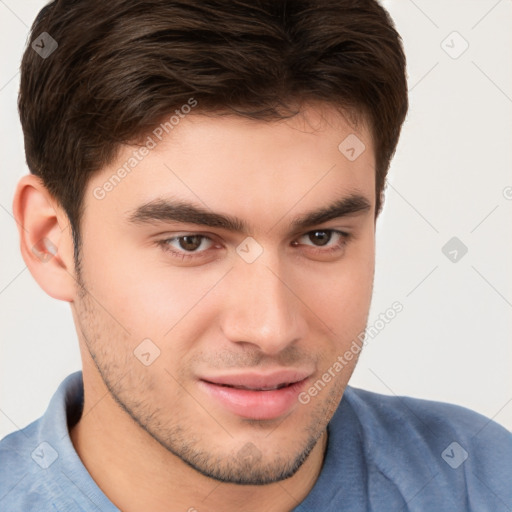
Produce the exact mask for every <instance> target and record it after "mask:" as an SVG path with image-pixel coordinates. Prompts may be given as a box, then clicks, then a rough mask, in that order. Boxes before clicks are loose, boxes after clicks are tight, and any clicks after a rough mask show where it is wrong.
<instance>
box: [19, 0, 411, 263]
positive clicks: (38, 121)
mask: <svg viewBox="0 0 512 512" xmlns="http://www.w3.org/2000/svg"><path fill="white" fill-rule="evenodd" d="M45 32H46V33H48V34H49V35H50V36H51V37H52V38H53V39H54V40H55V41H56V42H57V44H58V47H57V49H56V50H55V51H54V52H53V53H51V54H50V55H48V56H47V58H43V57H42V56H41V54H38V53H37V52H36V51H34V49H33V48H32V47H31V45H28V46H27V48H26V50H25V53H24V55H23V59H22V64H21V87H20V92H19V98H18V108H19V113H20V117H21V124H22V128H23V133H24V138H25V152H26V159H27V164H28V167H29V169H30V172H31V173H33V174H36V175H38V176H39V177H41V179H42V180H43V182H44V184H45V185H46V187H47V189H48V190H49V192H50V193H51V194H52V196H54V198H55V199H56V200H58V202H59V203H60V204H61V205H62V207H63V208H64V210H65V212H66V214H67V215H68V217H69V220H70V224H71V228H72V232H73V239H74V244H75V261H76V263H77V265H78V264H79V247H80V229H79V228H80V219H81V216H82V210H83V202H84V190H85V188H86V186H87V183H88V180H89V179H90V177H91V175H92V173H94V172H95V171H98V170H100V169H101V168H103V167H104V166H106V165H109V164H110V163H111V162H112V161H113V160H114V159H115V157H116V155H117V153H118V151H119V149H120V147H121V144H130V143H131V144H133V143H134V141H140V140H142V138H143V137H144V135H145V134H147V133H148V132H149V131H150V130H151V129H153V128H154V127H155V126H156V125H158V123H159V122H160V120H161V119H162V118H164V117H165V116H167V117H168V116H169V113H172V112H174V110H175V109H177V108H179V107H180V106H181V105H183V104H185V103H187V101H188V100H189V99H190V98H191V97H193V98H194V99H195V101H197V103H198V107H197V108H196V111H201V112H202V113H207V114H208V113H211V114H213V113H215V112H217V113H219V112H225V113H232V114H233V113H234V114H237V115H240V116H245V117H249V118H252V119H262V120H269V121H271V120H278V119H282V118H284V117H288V116H290V115H293V108H292V106H293V105H300V104H301V103H303V102H306V101H311V100H314V101H321V102H325V103H327V104H331V105H333V106H337V107H339V108H341V109H342V110H343V111H344V112H348V113H351V115H352V116H355V117H356V118H360V119H363V120H366V121H367V122H368V126H369V128H370V131H371V134H372V138H373V142H374V147H375V157H376V198H377V199H376V216H377V215H378V213H379V212H380V210H381V206H382V198H383V196H382V194H383V188H384V183H385V178H386V174H387V171H388V168H389V163H390V160H391V158H392V156H393V154H394V152H395V149H396V145H397V143H398V139H399V135H400V130H401V126H402V123H403V121H404V119H405V116H406V114H407V109H408V97H407V81H406V73H405V65H406V63H405V55H404V52H403V48H402V41H401V38H400V36H399V34H398V33H397V32H396V30H395V27H394V24H393V21H392V20H391V18H390V16H389V15H388V13H387V12H386V11H385V10H384V8H382V7H381V6H380V5H379V4H378V3H377V1H375V0H108V1H105V0H56V1H53V2H51V3H49V4H48V5H46V6H45V7H44V8H43V9H42V10H41V12H40V13H39V15H38V16H37V18H36V20H35V21H34V24H33V25H32V28H31V35H30V41H29V42H34V41H35V40H36V38H39V37H40V36H41V34H42V33H45ZM40 46H42V45H40Z"/></svg>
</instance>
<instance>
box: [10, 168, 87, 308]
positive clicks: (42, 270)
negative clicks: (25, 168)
mask: <svg viewBox="0 0 512 512" xmlns="http://www.w3.org/2000/svg"><path fill="white" fill-rule="evenodd" d="M13 213H14V218H15V219H16V223H17V226H18V232H19V235H20V250H21V254H22V257H23V260H24V261H25V263H26V265H27V267H28V269H29V270H30V273H31V274H32V276H33V277H34V279H35V280H36V281H37V283H38V284H39V286H41V288H42V289H43V290H44V291H45V292H46V293H47V294H48V295H50V296H51V297H53V298H55V299H59V300H64V301H67V302H73V300H74V297H75V293H76V290H77V285H76V280H75V268H74V260H73V237H72V233H71V226H70V224H69V220H68V217H67V215H66V214H65V212H64V210H63V209H62V208H61V207H60V205H59V204H58V202H57V201H56V200H55V199H54V198H53V197H52V195H51V194H50V193H49V192H48V190H47V188H46V187H45V186H44V184H43V182H42V180H41V179H40V178H39V177H37V176H35V175H33V174H29V175H26V176H23V177H22V178H21V179H20V181H19V182H18V185H17V187H16V192H15V195H14V200H13Z"/></svg>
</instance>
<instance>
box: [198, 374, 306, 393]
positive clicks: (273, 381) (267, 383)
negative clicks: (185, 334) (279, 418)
mask: <svg viewBox="0 0 512 512" xmlns="http://www.w3.org/2000/svg"><path fill="white" fill-rule="evenodd" d="M310 375H311V372H309V371H305V370H293V369H285V370H278V371H273V372H269V373H256V372H245V373H230V374H226V375H215V376H208V377H201V380H203V381H206V382H210V383H212V384H217V385H219V386H222V385H224V386H236V387H241V388H248V389H274V388H277V387H280V386H283V385H287V384H294V383H296V382H300V381H302V380H304V379H306V378H307V377H309V376H310Z"/></svg>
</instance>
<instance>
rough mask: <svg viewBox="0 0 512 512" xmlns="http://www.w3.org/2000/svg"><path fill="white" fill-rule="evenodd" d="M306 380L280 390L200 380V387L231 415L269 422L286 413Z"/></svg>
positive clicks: (294, 402) (296, 400) (296, 399)
mask: <svg viewBox="0 0 512 512" xmlns="http://www.w3.org/2000/svg"><path fill="white" fill-rule="evenodd" d="M307 380H308V379H307V378H306V379H304V380H301V381H299V382H296V383H295V384H292V385H291V386H286V387H284V388H281V389H273V390H271V391H252V390H249V389H238V388H230V387H227V386H221V385H218V384H213V383H211V382H206V381H204V380H200V381H199V384H200V386H201V387H202V388H203V389H204V390H205V391H206V392H207V393H208V394H209V395H210V396H212V397H214V398H215V399H216V400H217V401H219V402H220V403H221V404H222V405H223V406H224V407H225V408H226V409H228V410H229V411H231V412H232V413H234V414H236V415H238V416H242V417H243V418H250V419H255V420H271V419H274V418H278V417H279V416H282V415H283V414H285V413H287V412H288V411H289V410H290V409H291V408H292V407H293V405H294V404H297V403H298V397H299V394H300V393H301V391H302V390H303V389H304V387H305V385H306V381H307Z"/></svg>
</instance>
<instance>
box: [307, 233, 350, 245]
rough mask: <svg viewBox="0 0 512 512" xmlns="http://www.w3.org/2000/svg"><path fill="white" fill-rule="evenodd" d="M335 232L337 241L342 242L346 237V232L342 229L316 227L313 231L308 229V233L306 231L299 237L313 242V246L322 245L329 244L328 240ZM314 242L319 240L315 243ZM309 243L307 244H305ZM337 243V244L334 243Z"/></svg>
mask: <svg viewBox="0 0 512 512" xmlns="http://www.w3.org/2000/svg"><path fill="white" fill-rule="evenodd" d="M333 234H336V235H338V237H339V238H338V241H341V242H343V240H344V239H345V238H346V237H347V234H346V233H343V232H342V231H337V230H335V229H317V230H315V231H310V232H309V233H306V234H305V235H302V236H301V237H300V238H299V240H300V239H306V240H307V241H311V242H313V245H314V246H315V247H324V246H325V245H327V244H329V242H330V241H331V239H332V235H333ZM316 242H319V243H318V244H316ZM305 245H309V244H307V243H306V244H305ZM334 245H337V244H334Z"/></svg>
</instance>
